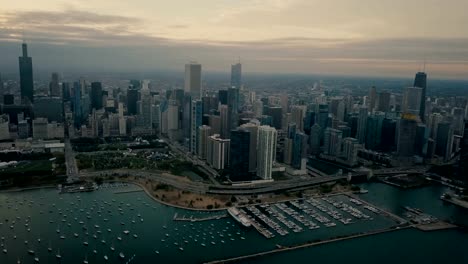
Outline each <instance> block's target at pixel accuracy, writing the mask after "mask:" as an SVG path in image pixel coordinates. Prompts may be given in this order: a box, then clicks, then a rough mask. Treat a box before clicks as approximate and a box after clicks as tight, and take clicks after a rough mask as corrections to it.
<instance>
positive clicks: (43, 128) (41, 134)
mask: <svg viewBox="0 0 468 264" xmlns="http://www.w3.org/2000/svg"><path fill="white" fill-rule="evenodd" d="M47 123H48V122H47V118H42V117H39V118H35V119H34V120H33V123H32V129H33V138H34V139H47V138H48V135H47V132H48V130H47Z"/></svg>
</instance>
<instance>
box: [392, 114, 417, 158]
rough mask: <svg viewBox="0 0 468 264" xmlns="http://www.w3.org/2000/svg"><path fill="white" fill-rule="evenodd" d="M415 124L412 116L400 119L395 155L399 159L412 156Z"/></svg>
mask: <svg viewBox="0 0 468 264" xmlns="http://www.w3.org/2000/svg"><path fill="white" fill-rule="evenodd" d="M417 124H418V123H417V121H416V117H415V116H414V115H411V114H409V115H408V114H406V115H403V116H402V117H401V118H400V120H399V122H398V128H397V130H398V133H397V154H398V156H399V157H406V158H407V157H412V156H414V154H415V151H414V143H415V139H416V129H417Z"/></svg>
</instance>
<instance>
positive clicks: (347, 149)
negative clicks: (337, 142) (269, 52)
mask: <svg viewBox="0 0 468 264" xmlns="http://www.w3.org/2000/svg"><path fill="white" fill-rule="evenodd" d="M360 148H361V145H360V144H359V142H358V140H357V139H355V138H351V137H347V138H345V139H343V152H342V153H341V156H342V157H343V158H344V159H345V160H346V162H347V163H348V165H350V166H354V165H356V164H357V153H358V150H359V149H360Z"/></svg>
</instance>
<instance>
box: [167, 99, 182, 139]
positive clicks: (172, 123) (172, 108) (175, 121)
mask: <svg viewBox="0 0 468 264" xmlns="http://www.w3.org/2000/svg"><path fill="white" fill-rule="evenodd" d="M178 129H179V106H178V105H177V102H176V101H174V100H170V101H169V103H168V108H167V130H168V131H170V130H178Z"/></svg>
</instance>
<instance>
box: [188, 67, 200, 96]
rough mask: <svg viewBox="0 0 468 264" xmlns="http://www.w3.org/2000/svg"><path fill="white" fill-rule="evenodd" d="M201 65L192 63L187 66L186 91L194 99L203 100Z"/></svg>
mask: <svg viewBox="0 0 468 264" xmlns="http://www.w3.org/2000/svg"><path fill="white" fill-rule="evenodd" d="M201 70H202V68H201V64H198V63H195V62H191V63H190V64H185V87H184V91H185V93H187V94H190V95H191V96H192V99H200V98H201V85H202V84H201Z"/></svg>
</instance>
